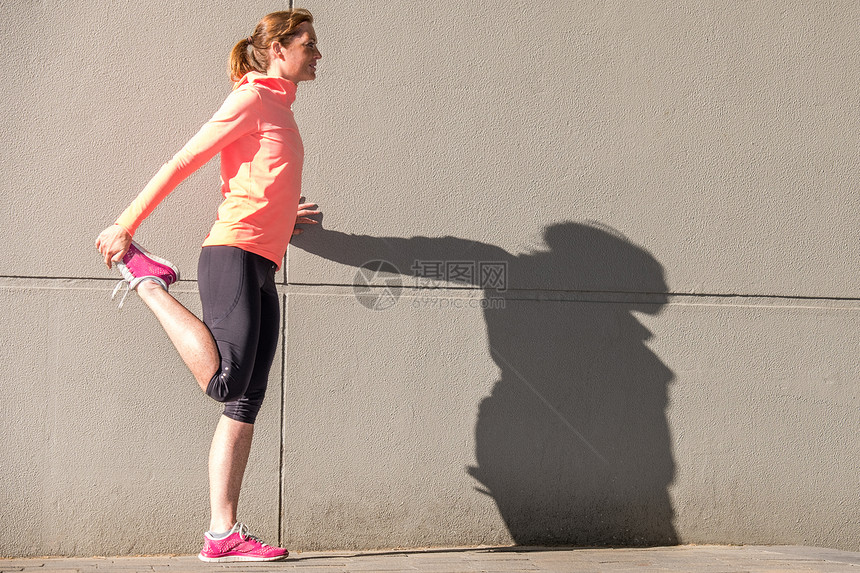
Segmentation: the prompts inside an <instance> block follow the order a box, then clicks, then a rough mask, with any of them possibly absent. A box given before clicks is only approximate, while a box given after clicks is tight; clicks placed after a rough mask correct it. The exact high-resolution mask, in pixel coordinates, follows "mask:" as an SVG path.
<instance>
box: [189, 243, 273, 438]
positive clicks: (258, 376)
mask: <svg viewBox="0 0 860 573" xmlns="http://www.w3.org/2000/svg"><path fill="white" fill-rule="evenodd" d="M275 266H276V265H275V264H274V263H273V262H272V261H270V260H268V259H266V258H264V257H261V256H260V255H256V254H254V253H249V252H248V251H245V250H242V249H240V248H238V247H228V246H212V247H203V250H202V252H201V253H200V260H199V261H198V264H197V283H198V288H199V290H200V300H201V302H202V303H203V322H204V323H205V324H206V326H207V327H209V330H210V331H211V332H212V336H213V337H214V338H215V343H216V344H217V345H218V352H219V353H220V354H221V368H220V369H219V370H218V372H216V373H215V376H213V377H212V380H210V381H209V386H208V387H207V388H206V394H208V395H209V396H211V397H212V398H213V399H215V400H217V401H218V402H224V403H225V404H224V415H225V416H227V417H228V418H232V419H233V420H237V421H239V422H245V423H248V424H253V423H254V421H255V420H256V419H257V413H258V412H259V411H260V406H261V405H262V404H263V397H264V396H265V395H266V385H267V384H268V381H269V370H270V369H271V368H272V360H273V359H274V357H275V351H276V350H277V347H278V335H279V333H280V323H281V319H280V305H279V301H278V292H277V290H276V289H275Z"/></svg>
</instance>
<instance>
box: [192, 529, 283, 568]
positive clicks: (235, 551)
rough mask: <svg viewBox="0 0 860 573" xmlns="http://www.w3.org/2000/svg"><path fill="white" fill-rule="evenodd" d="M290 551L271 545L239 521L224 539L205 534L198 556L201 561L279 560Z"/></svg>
mask: <svg viewBox="0 0 860 573" xmlns="http://www.w3.org/2000/svg"><path fill="white" fill-rule="evenodd" d="M289 554H290V552H289V551H287V550H286V549H282V548H280V547H270V546H268V545H266V544H265V543H263V542H262V541H260V540H259V539H257V538H256V537H254V536H253V535H251V534H250V533H248V528H247V527H246V526H245V524H243V523H237V524H236V525H234V526H233V528H232V529H231V530H230V535H228V536H227V537H225V538H224V539H212V538H211V537H209V534H208V533H206V534H204V535H203V549H202V550H201V551H200V555H198V557H199V558H200V560H201V561H209V562H217V563H226V562H229V561H277V560H278V559H284V558H285V557H286V556H287V555H289Z"/></svg>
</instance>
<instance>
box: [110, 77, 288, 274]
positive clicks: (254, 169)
mask: <svg viewBox="0 0 860 573" xmlns="http://www.w3.org/2000/svg"><path fill="white" fill-rule="evenodd" d="M295 99H296V84H294V83H293V82H291V81H289V80H285V79H283V78H280V77H270V76H266V75H265V74H261V73H259V72H250V73H248V74H247V75H245V76H244V77H243V78H242V79H241V80H239V81H238V82H236V85H235V86H234V88H233V91H232V92H231V93H230V95H229V96H228V97H227V99H226V100H225V101H224V104H223V105H222V106H221V108H220V109H219V110H218V111H217V112H216V113H215V115H214V116H212V119H210V120H209V121H208V122H206V124H205V125H204V126H203V127H202V128H200V131H199V132H197V134H196V135H195V136H194V137H192V138H191V139H190V140H189V141H188V143H187V144H185V146H184V147H183V148H182V149H181V150H180V151H179V153H177V154H176V155H174V156H173V158H172V159H171V160H170V161H168V162H167V163H165V164H164V165H163V166H162V167H161V169H160V170H159V171H158V173H156V174H155V176H154V177H153V178H152V179H151V180H150V181H149V183H147V185H146V187H144V188H143V190H142V191H141V192H140V194H139V195H138V196H137V197H136V198H135V200H134V201H133V202H132V203H131V205H129V206H128V208H127V209H126V210H125V211H124V212H123V213H122V215H120V217H119V219H117V221H116V223H117V224H118V225H120V226H121V227H123V228H124V229H125V230H126V231H128V232H129V233H130V234H131V235H134V233H135V231H136V230H137V227H138V226H139V225H140V224H141V223H142V222H143V220H144V219H146V217H148V216H149V214H150V213H152V211H153V210H154V209H155V208H156V207H157V206H158V204H159V203H160V202H161V201H162V200H164V198H165V197H167V196H168V195H169V194H170V193H171V191H173V190H174V189H175V188H176V186H177V185H179V183H181V182H182V181H183V180H184V179H185V178H186V177H188V176H189V175H191V174H192V173H194V171H196V170H197V169H199V168H200V167H202V166H203V165H204V164H206V163H207V162H208V161H209V160H210V159H212V157H214V156H215V155H216V154H217V153H218V152H221V193H222V195H223V196H224V201H223V202H222V203H221V205H220V206H219V207H218V217H217V219H216V221H215V224H214V225H213V226H212V229H211V230H210V231H209V234H208V235H207V236H206V239H205V240H204V241H203V246H209V245H230V246H234V247H239V248H241V249H244V250H246V251H250V252H252V253H255V254H258V255H260V256H262V257H265V258H266V259H268V260H270V261H272V262H274V263H275V264H276V265H277V266H278V268H280V266H281V262H282V261H283V259H284V254H285V253H286V251H287V245H288V244H289V242H290V237H291V236H292V233H293V227H294V226H295V223H296V207H297V206H298V203H299V197H300V195H301V181H302V163H303V161H304V147H303V145H302V138H301V136H300V135H299V129H298V126H297V125H296V121H295V118H294V117H293V111H292V107H291V106H292V103H293V101H295Z"/></svg>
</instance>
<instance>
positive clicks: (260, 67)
mask: <svg viewBox="0 0 860 573" xmlns="http://www.w3.org/2000/svg"><path fill="white" fill-rule="evenodd" d="M305 22H309V23H311V24H313V22H314V17H313V16H311V13H310V12H308V11H307V10H305V9H303V8H294V9H292V10H281V11H279V12H272V13H271V14H266V15H265V16H263V19H262V20H260V22H259V23H258V24H257V27H256V28H254V33H253V34H251V35H250V36H248V37H247V38H244V39H242V40H239V41H238V42H236V45H235V46H233V50H232V51H231V52H230V79H231V80H233V81H234V82H237V81H239V80H240V79H242V76H244V75H245V74H247V73H248V72H252V71H258V72H264V73H265V71H266V69H268V67H269V47H271V45H272V42H280V43H281V44H283V45H284V46H286V45H288V44H289V43H290V41H291V40H292V38H293V36H295V35H296V34H297V31H296V30H297V28H298V27H299V26H301V25H302V24H303V23H305Z"/></svg>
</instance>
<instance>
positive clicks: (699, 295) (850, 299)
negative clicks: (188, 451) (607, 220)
mask: <svg viewBox="0 0 860 573" xmlns="http://www.w3.org/2000/svg"><path fill="white" fill-rule="evenodd" d="M282 284H284V286H298V287H342V288H352V287H354V286H361V287H362V288H390V287H389V286H388V285H354V284H343V283H282ZM402 288H404V289H405V288H408V289H410V290H427V291H434V290H445V291H482V290H484V289H482V288H478V287H469V286H463V287H455V286H435V287H421V286H412V285H409V286H406V285H404V286H403V287H402ZM491 290H492V289H491ZM528 292H548V293H570V294H609V295H627V296H631V295H640V296H642V295H644V296H670V297H691V298H703V299H704V298H749V299H754V298H772V299H786V300H810V301H812V300H828V301H848V302H860V297H841V296H808V295H790V294H735V293H732V294H726V293H686V292H673V291H668V292H657V291H623V290H576V289H549V288H509V289H507V290H505V291H502V292H499V293H498V294H499V295H501V296H504V295H506V294H509V293H528Z"/></svg>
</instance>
